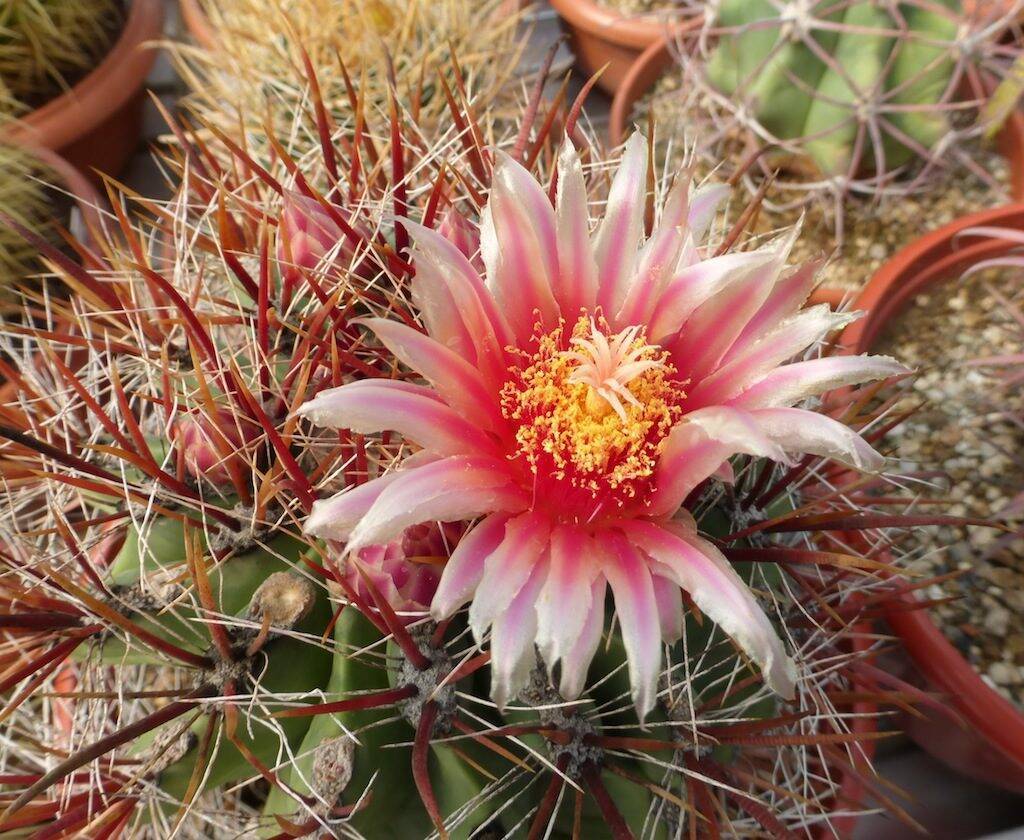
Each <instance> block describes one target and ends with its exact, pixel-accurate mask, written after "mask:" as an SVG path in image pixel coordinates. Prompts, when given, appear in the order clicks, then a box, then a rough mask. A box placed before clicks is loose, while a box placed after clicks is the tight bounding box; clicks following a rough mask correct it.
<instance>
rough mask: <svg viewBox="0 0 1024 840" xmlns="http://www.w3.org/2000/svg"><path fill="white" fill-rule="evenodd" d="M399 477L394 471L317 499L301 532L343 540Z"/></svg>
mask: <svg viewBox="0 0 1024 840" xmlns="http://www.w3.org/2000/svg"><path fill="white" fill-rule="evenodd" d="M399 475H401V471H399V470H396V471H395V472H390V473H388V474H387V475H382V476H381V477H380V478H375V479H373V481H368V482H366V483H365V484H360V485H358V486H357V487H349V488H347V489H346V490H343V491H342V492H341V493H338V494H337V495H334V496H331V497H330V498H329V499H317V500H316V501H315V502H313V509H312V510H311V511H310V512H309V516H307V517H306V521H305V523H303V526H302V530H303V532H304V533H306V534H312V535H313V536H314V537H321V538H322V539H325V540H347V539H348V538H349V536H350V535H351V533H352V529H353V528H355V527H356V525H357V524H358V523H359V520H360V519H362V518H363V517H364V516H366V514H367V512H368V511H369V510H370V508H371V507H373V504H374V502H376V501H377V499H378V498H379V497H380V494H381V493H383V492H384V490H385V488H386V487H387V486H388V485H390V484H391V483H392V482H394V480H395V479H396V478H398V476H399Z"/></svg>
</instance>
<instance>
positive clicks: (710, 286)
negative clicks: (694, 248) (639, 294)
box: [647, 250, 774, 344]
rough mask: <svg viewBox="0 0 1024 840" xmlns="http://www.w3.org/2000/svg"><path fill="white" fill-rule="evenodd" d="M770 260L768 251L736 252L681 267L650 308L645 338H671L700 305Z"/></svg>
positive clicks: (656, 339)
mask: <svg viewBox="0 0 1024 840" xmlns="http://www.w3.org/2000/svg"><path fill="white" fill-rule="evenodd" d="M773 259H774V255H773V254H772V253H770V252H768V251H763V250H762V251H739V252H736V253H730V254H722V255H721V256H719V257H711V258H710V259H706V260H701V261H700V262H696V263H694V264H693V265H690V266H687V267H686V268H684V269H682V270H680V271H679V272H677V273H676V274H675V276H674V277H673V278H672V279H671V280H670V281H669V282H668V285H667V286H666V287H665V290H664V292H663V293H662V295H661V296H660V297H659V298H657V301H656V304H655V306H653V307H652V312H651V316H650V323H649V325H648V327H647V335H648V338H649V339H650V340H651V341H653V342H655V343H657V344H661V343H664V342H665V341H666V340H667V339H669V338H672V337H673V336H675V335H676V334H677V333H678V332H679V330H680V329H682V327H683V325H684V324H686V321H687V319H688V318H689V317H690V316H691V315H692V314H693V312H694V311H695V310H696V309H697V308H698V307H699V306H701V305H702V304H704V303H706V302H707V301H708V300H710V299H712V298H713V297H714V296H715V295H717V294H718V293H719V292H721V291H722V290H723V289H727V288H728V287H729V286H731V285H732V284H734V283H736V282H737V281H739V280H741V279H742V278H744V277H746V276H748V275H749V274H751V273H752V272H753V271H756V270H758V269H762V268H764V267H765V266H766V265H769V264H770V263H771V262H772V260H773Z"/></svg>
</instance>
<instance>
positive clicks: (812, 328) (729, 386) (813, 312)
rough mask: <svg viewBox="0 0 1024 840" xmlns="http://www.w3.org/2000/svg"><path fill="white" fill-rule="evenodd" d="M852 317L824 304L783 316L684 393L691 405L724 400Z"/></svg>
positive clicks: (841, 325)
mask: <svg viewBox="0 0 1024 840" xmlns="http://www.w3.org/2000/svg"><path fill="white" fill-rule="evenodd" d="M852 320H853V316H851V315H849V314H846V313H837V312H833V311H832V310H831V309H829V308H828V306H827V305H826V304H821V305H820V306H812V307H811V308H810V309H804V310H803V311H801V312H798V313H797V314H795V315H792V316H791V317H789V318H787V319H786V320H785V321H783V322H782V323H781V324H779V325H778V326H776V327H775V328H774V329H773V330H771V332H769V333H768V334H767V335H765V336H763V337H762V338H760V339H759V340H758V341H754V342H751V343H750V344H748V345H747V346H746V347H745V348H743V350H742V351H741V352H739V353H735V352H733V353H730V358H729V360H728V361H726V362H725V363H724V364H723V365H722V366H721V367H719V368H718V369H717V370H716V371H715V372H714V373H712V374H711V375H710V376H709V377H707V378H706V379H704V380H702V381H701V382H699V383H698V384H697V386H696V387H695V388H693V389H692V390H691V391H690V392H689V393H688V394H687V400H688V403H687V404H688V405H692V406H694V407H695V408H698V407H700V406H705V405H715V404H720V403H724V402H726V401H727V400H728V399H730V398H731V397H734V396H736V395H737V394H738V393H740V392H741V391H742V390H743V389H744V388H746V387H747V386H748V385H750V384H751V383H753V382H756V381H757V380H758V379H761V378H762V377H764V376H765V375H766V374H767V373H768V372H769V371H771V370H772V369H774V368H776V367H778V366H779V365H780V364H782V363H783V362H785V361H788V360H789V359H792V358H794V357H797V356H800V355H803V354H804V353H805V352H806V351H807V349H808V348H809V347H810V346H812V345H813V344H814V343H815V342H817V341H819V340H820V339H822V338H824V337H825V336H826V335H828V334H829V333H830V332H832V331H833V330H836V329H839V328H841V327H843V326H845V325H846V324H848V323H850V321H852Z"/></svg>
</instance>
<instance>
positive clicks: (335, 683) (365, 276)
mask: <svg viewBox="0 0 1024 840" xmlns="http://www.w3.org/2000/svg"><path fill="white" fill-rule="evenodd" d="M452 107H453V108H454V111H453V115H452V116H453V119H452V122H453V124H454V125H455V126H459V125H474V116H473V114H472V113H471V112H467V111H465V110H462V109H461V108H459V107H458V106H457V105H455V104H454V103H453V106H452ZM528 113H532V111H531V112H528ZM403 119H404V118H403V117H402V116H401V115H400V114H399V112H398V111H394V112H392V115H391V119H390V125H387V124H385V125H383V126H378V130H377V131H375V132H373V133H372V136H373V137H374V138H375V139H374V140H373V143H374V144H375V152H376V153H377V154H378V155H379V159H380V160H384V161H390V162H391V165H390V166H382V167H379V168H378V169H377V170H376V172H375V173H374V174H373V176H372V178H373V180H366V179H367V178H368V177H371V176H368V175H367V173H366V172H365V170H363V171H360V169H359V163H358V162H357V161H358V159H359V158H358V154H359V153H358V152H357V151H355V150H356V148H357V147H356V145H355V144H352V143H351V142H350V139H351V138H350V137H348V136H346V135H344V134H339V135H337V136H334V137H333V138H332V141H333V142H332V145H330V146H329V147H325V149H326V151H325V152H324V154H323V155H322V156H321V157H320V158H317V159H315V160H314V159H313V158H312V156H309V155H307V156H306V157H305V158H304V159H303V161H302V164H301V165H299V164H298V163H297V162H296V161H295V160H294V159H292V158H291V157H290V155H289V154H288V150H287V147H286V144H285V142H283V141H282V142H281V143H280V149H281V152H282V155H281V157H280V158H279V160H278V162H277V168H276V169H272V170H267V169H262V168H260V167H259V166H258V165H256V163H255V162H254V161H253V160H252V159H251V158H250V157H248V155H247V153H246V152H245V150H243V149H242V148H240V147H239V146H237V145H235V144H233V143H232V142H230V141H225V142H226V145H225V146H224V147H223V148H220V149H217V150H216V151H214V150H211V149H210V148H208V145H207V144H208V143H209V142H210V141H209V140H208V138H207V137H206V136H205V135H204V133H203V132H201V131H200V132H197V133H189V132H186V131H185V130H183V129H181V128H176V130H177V131H178V133H179V139H180V141H181V143H182V146H183V148H184V149H185V151H186V154H185V155H184V157H183V164H182V165H183V166H186V167H188V177H187V178H185V179H184V181H183V186H182V188H181V192H180V193H179V194H178V195H177V196H176V197H174V198H173V199H171V200H170V202H169V203H167V204H166V205H163V204H154V203H151V202H143V208H144V209H146V210H148V211H149V212H148V213H147V214H146V217H145V218H143V219H137V220H135V221H133V222H130V221H129V216H128V214H127V212H126V210H125V208H124V207H122V206H118V214H117V215H118V217H119V218H120V219H122V221H123V224H122V225H121V227H120V231H119V232H116V231H108V233H109V237H110V239H109V241H107V242H106V243H104V245H103V247H102V248H96V249H94V250H93V251H92V252H91V258H90V260H88V261H87V262H86V264H85V265H84V266H79V265H77V264H75V263H73V262H71V261H69V260H66V259H65V260H62V259H61V258H60V255H59V254H58V253H57V252H53V251H49V252H47V253H48V255H49V256H50V257H51V258H52V260H53V262H54V265H55V267H56V269H57V271H58V274H59V278H58V279H57V280H55V281H54V282H62V283H64V284H66V285H67V286H68V287H70V288H73V289H74V290H75V291H76V297H75V298H74V299H72V300H62V299H61V298H59V297H56V298H55V299H54V302H53V303H52V304H51V305H50V306H49V308H48V309H47V312H46V315H45V317H46V323H44V324H41V325H40V327H39V328H38V329H35V330H30V331H29V332H30V333H31V335H30V337H29V340H28V341H27V342H24V341H19V342H17V343H15V342H7V346H5V350H7V352H8V353H9V354H11V355H13V356H14V357H15V358H16V359H17V361H18V363H17V364H16V365H10V364H8V363H6V362H3V361H0V370H2V372H3V373H4V374H5V375H6V376H7V377H8V378H10V379H11V380H12V381H13V382H14V383H15V385H16V388H17V392H16V393H15V394H13V395H12V394H10V393H9V394H8V396H6V397H5V404H4V406H3V422H2V423H0V437H2V438H3V441H4V443H3V445H2V446H0V466H2V469H3V473H4V476H5V484H4V487H3V490H2V493H3V518H2V520H0V523H2V531H0V536H2V546H0V560H2V563H3V570H2V572H0V607H2V609H0V631H2V633H3V644H2V646H0V666H2V671H0V691H3V692H4V697H5V705H4V708H3V712H2V714H3V715H4V717H5V721H6V736H5V749H4V751H3V754H2V761H3V769H2V773H0V798H2V803H0V804H2V806H3V813H2V815H0V829H3V830H4V831H5V832H22V833H25V834H30V833H31V832H33V831H35V832H39V833H41V834H43V835H44V836H53V835H59V834H61V833H63V834H66V835H71V834H76V835H77V836H89V837H97V838H98V837H112V836H116V835H118V834H119V833H120V834H126V835H127V836H133V837H136V836H138V837H146V836H152V837H167V836H171V835H172V834H173V835H174V836H183V837H211V836H213V837H235V836H247V837H275V838H286V837H301V836H324V835H329V836H352V837H358V836H363V837H371V838H376V837H468V836H470V835H474V836H480V835H481V834H489V835H494V836H528V837H535V838H539V837H616V838H622V837H629V836H639V835H642V836H652V837H665V838H668V837H675V836H679V834H680V832H682V833H683V836H687V835H690V836H695V835H698V834H700V835H703V834H709V835H714V834H718V833H731V834H736V835H738V836H760V835H763V834H764V833H765V832H767V833H771V834H774V835H780V836H781V835H788V833H791V832H803V831H805V830H808V831H809V830H816V829H814V827H815V826H820V825H825V826H829V827H830V828H829V829H828V830H831V827H841V821H842V820H843V819H845V818H846V817H845V815H849V814H850V813H853V812H856V810H857V809H858V808H859V807H861V798H860V797H859V796H858V795H855V791H859V790H864V789H871V790H873V791H874V794H875V796H876V797H877V799H878V801H880V802H883V803H885V802H888V801H889V799H888V796H887V794H886V793H885V792H884V791H883V790H881V789H880V788H878V787H877V786H876V785H874V783H873V782H872V780H871V778H870V773H869V772H868V770H867V766H868V765H867V755H868V754H869V752H870V741H871V740H872V739H873V738H874V737H876V733H875V732H874V731H873V730H874V726H873V723H872V721H873V715H874V714H875V710H876V708H877V704H880V703H881V704H884V703H885V702H886V700H887V698H889V699H891V698H893V697H895V698H897V699H898V701H899V702H901V703H903V702H906V701H907V699H914V697H915V696H919V697H920V698H921V699H923V700H927V698H926V697H924V695H920V693H917V694H915V692H914V689H912V688H911V687H909V686H906V685H904V684H903V683H901V682H900V681H899V680H898V679H895V678H893V677H890V676H888V675H886V674H885V673H884V672H883V671H881V670H879V669H878V668H877V667H875V666H874V665H873V664H872V661H871V660H872V656H873V649H874V646H875V637H874V636H873V635H872V633H871V632H870V629H865V626H864V625H863V621H864V620H865V619H868V618H870V617H872V616H873V615H874V614H875V611H876V610H877V609H878V606H879V604H880V603H882V602H884V601H885V600H886V599H887V598H891V597H893V595H894V594H896V593H899V592H901V591H904V590H905V589H906V588H907V587H906V585H905V584H901V583H898V582H894V580H893V578H892V577H891V576H890V575H889V574H885V575H880V574H879V572H880V571H882V570H885V569H888V568H889V566H888V563H887V561H886V559H885V556H884V555H882V554H880V553H879V551H878V550H879V549H881V548H882V547H883V546H884V544H885V541H886V540H887V539H888V536H887V535H888V533H889V532H888V530H887V529H888V528H889V527H890V526H904V525H906V526H909V525H916V524H923V523H924V522H925V521H927V520H929V519H931V518H932V517H924V516H918V515H914V514H911V515H907V516H902V515H899V514H893V513H891V512H885V509H884V508H882V507H879V508H877V509H876V508H875V507H874V505H873V502H872V498H873V494H874V493H878V494H879V495H878V498H879V505H880V506H888V505H892V504H893V503H894V502H893V493H892V492H890V491H889V490H888V489H887V488H888V483H889V479H888V478H887V477H886V476H885V475H884V474H883V473H882V472H881V470H882V468H883V467H884V459H883V458H882V457H881V456H880V455H879V454H878V453H877V452H876V451H875V450H874V449H873V448H872V445H871V440H873V439H876V438H877V437H878V435H879V434H881V433H882V432H884V428H882V429H881V430H880V429H876V428H875V426H876V425H877V417H878V412H884V411H885V410H886V405H885V404H884V402H883V403H881V404H880V405H879V407H878V409H877V411H875V410H872V409H870V408H869V406H870V405H871V404H872V395H873V394H874V393H875V391H876V390H877V388H878V387H879V386H878V384H876V385H872V386H867V387H868V388H869V389H871V390H869V391H868V392H858V393H855V394H854V396H853V398H850V397H849V396H845V397H834V398H829V399H827V400H825V401H824V402H822V403H820V404H813V403H808V402H807V398H808V397H813V395H817V394H820V393H822V392H823V391H826V390H828V389H833V388H837V387H839V386H852V385H853V384H855V383H856V382H860V381H863V380H868V379H884V378H885V377H889V376H891V375H894V374H899V373H902V368H901V367H900V366H899V365H898V364H897V363H895V362H893V361H892V360H890V359H885V358H862V357H837V358H818V357H817V353H816V352H815V351H814V350H813V349H809V348H813V347H814V345H815V344H816V343H817V342H818V341H819V339H820V338H822V337H823V336H824V335H825V334H826V333H827V332H828V331H830V330H831V329H833V328H835V327H837V326H839V325H841V324H842V323H844V322H845V321H846V320H847V319H848V316H846V315H836V314H833V313H831V312H829V311H827V310H826V309H824V308H821V307H818V308H813V307H812V308H810V309H805V310H802V309H801V308H800V307H801V304H802V303H803V302H804V299H805V298H806V296H807V294H808V292H809V289H810V288H811V286H812V284H813V282H814V280H813V278H814V271H813V267H812V266H807V267H789V266H787V265H786V262H787V260H786V257H787V253H788V249H789V247H790V245H791V243H792V237H791V236H788V235H787V236H785V237H783V238H782V239H780V240H778V241H775V242H772V243H770V244H768V245H765V246H762V247H757V248H751V249H749V250H742V251H736V250H732V249H730V248H728V247H727V244H728V239H730V238H732V237H726V238H725V239H722V238H721V237H719V236H718V235H717V233H716V229H715V227H714V225H713V224H712V222H713V219H714V217H715V212H716V207H717V205H718V204H719V203H720V201H721V200H722V199H723V198H724V195H725V192H726V190H725V188H724V187H723V186H720V185H713V184H705V185H701V186H698V185H691V184H689V183H688V181H687V178H686V177H685V174H680V175H679V176H677V177H676V178H675V179H674V180H672V181H671V182H670V181H664V182H663V181H661V180H660V179H656V180H655V182H654V195H655V197H656V208H657V209H656V213H655V217H656V219H657V224H656V225H655V227H654V228H653V230H652V232H651V233H650V234H649V235H647V234H645V233H644V209H645V205H646V198H647V147H646V142H645V141H644V139H643V138H642V137H640V136H639V135H638V136H636V137H634V138H633V139H632V140H631V141H630V143H629V144H628V146H627V148H626V149H625V151H624V153H623V154H622V156H621V159H615V158H612V159H605V158H603V157H602V156H601V154H600V153H599V152H598V151H597V150H596V149H594V148H593V147H591V148H590V154H591V160H592V163H591V165H590V166H588V167H586V168H585V167H584V166H583V165H582V163H581V160H580V157H579V155H578V154H577V152H576V150H575V148H574V146H573V143H572V142H571V141H569V140H562V139H559V140H558V141H557V142H556V141H555V140H554V139H553V138H552V137H551V136H550V131H549V129H550V126H551V124H552V122H553V121H540V122H538V125H540V126H542V127H540V128H536V127H535V126H532V125H531V124H530V123H527V124H526V125H525V126H524V128H523V131H522V132H521V133H519V134H518V138H519V140H518V141H513V140H510V141H509V142H503V143H500V144H499V145H500V147H501V148H500V149H497V150H494V149H485V148H484V147H483V146H482V145H481V144H480V143H479V142H477V141H476V140H475V139H474V138H477V137H481V136H485V134H486V130H484V131H480V132H479V133H477V131H476V130H473V131H471V132H468V133H462V132H460V131H459V129H458V128H455V129H453V130H452V132H451V133H450V134H444V135H441V136H436V137H434V138H433V139H432V140H431V141H430V145H428V146H427V147H426V148H424V147H423V146H422V145H421V143H422V140H423V138H424V137H430V136H431V135H429V134H427V133H426V132H425V131H420V132H417V131H416V128H417V127H416V126H415V125H409V124H406V123H403ZM531 119H532V118H531ZM533 128H536V131H535V132H534V134H533V141H531V142H532V143H533V144H534V145H533V146H532V148H531V147H529V144H528V143H527V142H526V140H525V139H524V138H529V137H530V136H531V133H530V132H531V129H533ZM567 129H568V134H569V135H570V136H579V137H580V138H581V140H582V142H586V141H585V138H582V135H580V134H579V132H578V131H577V130H576V128H575V127H574V126H572V125H571V124H570V125H569V126H567ZM404 136H415V137H416V138H417V141H416V143H415V144H409V145H406V144H405V143H404V142H403V140H402V137H404ZM460 137H461V139H460ZM376 138H390V140H389V141H387V142H389V143H392V144H394V146H393V147H391V148H388V146H387V145H386V143H385V142H384V141H381V140H379V139H376ZM435 143H436V145H433V144H435ZM459 143H462V144H463V145H462V146H461V151H459V152H453V149H456V148H460V146H459V145H458V144H459ZM377 144H379V145H377ZM439 149H444V150H445V152H446V153H445V154H444V155H441V154H438V153H437V150H439ZM224 157H233V158H234V161H233V164H232V165H231V166H227V167H225V168H223V169H220V168H219V164H218V163H217V161H218V160H221V159H223V158H224ZM525 161H530V162H531V165H530V166H529V167H527V166H526V165H524V162H525ZM452 172H456V173H458V177H457V178H453V177H450V175H451V173H452ZM343 183H344V184H346V190H347V187H348V185H351V186H352V189H353V190H354V191H355V197H352V196H351V195H348V194H345V193H342V192H341V191H339V190H338V189H337V185H339V184H343ZM546 185H551V193H550V194H549V192H548V188H547V186H546ZM296 194H297V195H301V196H303V199H302V200H299V199H297V198H296ZM549 195H553V196H554V198H553V200H552V199H551V198H550V197H549ZM356 199H358V200H356ZM602 199H604V202H605V207H604V211H603V213H602V214H601V219H600V221H599V223H598V225H597V227H596V228H594V229H593V230H592V229H591V224H590V221H589V218H590V213H589V210H588V208H589V207H590V206H595V207H596V206H598V205H599V204H600V203H601V200H602ZM310 202H315V204H316V207H314V206H313V205H312V204H311V203H310ZM303 208H305V210H303ZM304 213H305V215H304ZM332 226H333V227H332ZM328 229H331V230H333V231H334V233H333V237H334V241H333V243H331V242H330V241H329V240H330V237H329V236H327V234H326V233H325V231H326V230H328ZM709 231H710V233H709ZM26 234H27V235H29V236H31V234H30V233H29V232H27V231H26ZM151 243H157V245H156V246H155V247H154V248H153V249H152V256H151V255H150V251H149V249H148V246H149V245H150V244H151ZM40 247H43V246H42V245H40ZM44 250H45V249H44ZM484 278H486V280H485V279H484ZM513 284H515V285H513ZM534 320H535V321H536V322H537V323H536V324H534ZM549 409H550V410H549ZM545 418H548V420H545ZM548 421H550V422H548ZM860 469H864V470H867V471H868V472H866V473H864V474H861V473H860V472H858V470H860ZM880 491H882V492H884V495H882V492H880ZM910 501H911V500H910V499H908V500H907V502H908V506H909V504H910ZM897 580H898V579H897ZM470 601H471V602H472V605H471V606H469V608H468V609H466V608H465V605H466V604H467V603H469V602H470Z"/></svg>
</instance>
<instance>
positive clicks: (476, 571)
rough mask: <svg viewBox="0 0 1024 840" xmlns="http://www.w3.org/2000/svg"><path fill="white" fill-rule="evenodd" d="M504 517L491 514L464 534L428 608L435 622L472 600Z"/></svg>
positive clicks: (498, 540)
mask: <svg viewBox="0 0 1024 840" xmlns="http://www.w3.org/2000/svg"><path fill="white" fill-rule="evenodd" d="M506 522H508V517H507V516H505V515H504V514H500V513H498V514H494V515H492V516H488V517H487V518H486V519H484V520H482V521H481V522H479V523H478V524H477V525H476V526H475V527H474V528H473V529H472V530H471V531H469V532H468V533H467V534H465V535H464V536H463V537H462V539H461V540H459V544H458V545H457V546H455V551H453V552H452V556H451V557H449V558H448V562H447V563H445V566H444V571H443V572H442V573H441V582H440V583H439V584H438V585H437V592H436V593H435V594H434V600H433V602H432V603H431V605H430V614H431V615H432V616H433V617H434V620H435V621H443V620H444V619H446V618H449V617H450V616H451V615H453V614H454V613H455V611H456V610H458V609H459V607H461V606H462V605H463V604H466V603H468V602H469V601H470V600H471V599H472V598H473V593H474V592H476V590H477V587H478V586H479V585H480V580H481V579H482V578H483V576H484V563H485V562H486V560H487V558H488V557H490V556H491V554H492V553H493V552H494V551H495V549H497V547H498V546H499V545H500V544H501V541H502V540H503V539H504V538H505V523H506Z"/></svg>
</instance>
